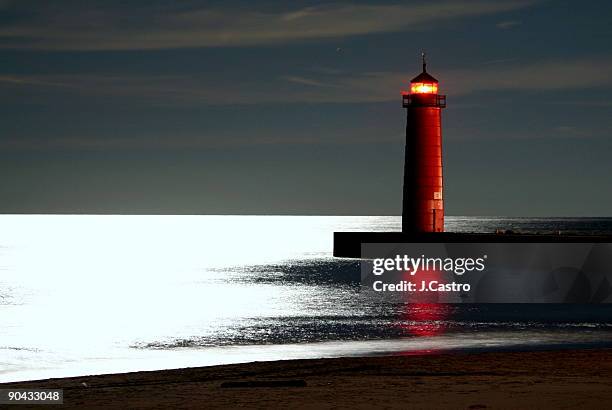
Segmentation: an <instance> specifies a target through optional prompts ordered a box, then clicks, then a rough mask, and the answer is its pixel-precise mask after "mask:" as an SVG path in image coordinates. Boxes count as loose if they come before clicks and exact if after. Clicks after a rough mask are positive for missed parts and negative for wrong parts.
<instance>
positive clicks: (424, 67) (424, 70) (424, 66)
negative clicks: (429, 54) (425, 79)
mask: <svg viewBox="0 0 612 410" xmlns="http://www.w3.org/2000/svg"><path fill="white" fill-rule="evenodd" d="M425 56H426V54H425V50H423V51H422V52H421V58H423V72H424V73H425V72H427V70H426V68H427V60H426V59H425Z"/></svg>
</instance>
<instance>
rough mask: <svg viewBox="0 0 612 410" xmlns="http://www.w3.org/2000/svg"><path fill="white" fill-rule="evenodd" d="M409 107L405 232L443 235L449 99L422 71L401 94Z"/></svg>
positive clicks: (424, 70) (403, 218) (405, 104)
mask: <svg viewBox="0 0 612 410" xmlns="http://www.w3.org/2000/svg"><path fill="white" fill-rule="evenodd" d="M402 105H403V107H404V108H406V112H407V121H406V151H405V162H404V197H403V209H402V232H404V233H418V232H443V231H444V199H443V198H444V194H443V183H442V128H441V112H442V111H441V110H442V108H445V107H446V96H445V95H440V94H438V80H436V79H435V78H434V77H432V76H431V75H430V74H429V73H427V63H426V61H425V53H423V72H422V73H421V74H419V75H418V76H416V77H415V78H413V79H412V81H410V91H403V92H402Z"/></svg>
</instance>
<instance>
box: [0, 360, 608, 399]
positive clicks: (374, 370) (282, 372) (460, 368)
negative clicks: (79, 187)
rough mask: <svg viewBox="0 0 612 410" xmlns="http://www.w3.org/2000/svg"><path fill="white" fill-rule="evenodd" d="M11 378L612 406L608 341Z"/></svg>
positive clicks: (74, 384) (46, 383)
mask: <svg viewBox="0 0 612 410" xmlns="http://www.w3.org/2000/svg"><path fill="white" fill-rule="evenodd" d="M8 387H15V388H17V387H19V388H29V387H38V388H63V389H64V405H63V406H62V408H85V407H86V408H96V407H106V408H111V407H112V408H123V409H127V408H153V407H157V408H236V407H244V408H312V409H322V408H458V409H484V408H507V409H517V408H529V409H534V408H581V409H584V408H593V409H602V408H612V349H599V350H566V351H542V352H494V353H491V352H489V353H452V354H435V355H433V354H432V355H420V356H415V355H411V356H385V357H357V358H340V359H315V360H288V361H276V362H256V363H246V364H236V365H225V366H212V367H200V368H187V369H178V370H163V371H154V372H136V373H125V374H109V375H101V376H86V377H71V378H65V379H50V380H42V381H32V382H19V383H7V384H3V385H0V388H8ZM34 407H36V408H40V406H34ZM51 407H53V406H51ZM16 408H19V409H25V408H28V406H25V405H19V406H18V407H16ZM45 408H46V407H45Z"/></svg>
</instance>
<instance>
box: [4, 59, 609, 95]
mask: <svg viewBox="0 0 612 410" xmlns="http://www.w3.org/2000/svg"><path fill="white" fill-rule="evenodd" d="M611 71H612V58H611V57H600V58H582V59H577V60H562V61H561V60H559V61H536V62H529V63H525V64H521V62H520V61H519V60H517V61H513V62H512V64H486V65H479V66H475V67H470V68H463V69H448V70H444V69H440V71H439V72H433V74H434V75H435V76H436V77H438V78H439V79H440V81H441V83H440V89H441V92H443V93H445V94H448V95H449V96H452V97H455V96H460V95H467V94H472V93H477V92H483V91H498V92H500V91H546V90H572V89H574V90H575V89H590V88H591V89H592V88H594V87H611V86H612V77H610V76H609V75H608V73H609V72H611ZM412 74H414V73H411V74H407V73H405V72H388V71H381V72H362V73H346V72H341V71H339V72H326V73H318V72H316V71H312V70H310V71H308V70H305V72H304V73H295V74H287V75H285V76H280V77H278V78H274V79H271V80H268V81H249V80H248V79H244V80H242V81H235V80H233V79H232V80H231V81H230V80H228V79H225V78H218V77H216V76H214V75H212V74H210V73H207V74H206V75H200V76H198V75H189V76H183V75H176V76H160V75H131V76H128V75H126V76H104V75H40V76H24V75H0V93H2V92H4V93H7V92H9V91H10V90H14V89H15V88H17V89H22V88H29V89H36V90H40V89H53V90H55V91H57V90H58V88H59V89H60V91H61V92H68V93H69V92H78V93H79V95H84V96H92V95H94V96H110V97H116V96H120V97H130V98H140V99H142V100H143V101H145V102H147V103H148V104H151V103H152V104H162V105H163V104H177V103H186V104H193V103H197V104H213V105H225V104H262V103H264V104H265V103H344V102H351V103H355V102H383V101H395V100H397V99H398V98H399V93H400V90H402V89H407V88H408V81H409V80H410V78H411V77H412ZM14 95H16V96H19V95H22V96H26V97H27V93H24V92H19V93H14Z"/></svg>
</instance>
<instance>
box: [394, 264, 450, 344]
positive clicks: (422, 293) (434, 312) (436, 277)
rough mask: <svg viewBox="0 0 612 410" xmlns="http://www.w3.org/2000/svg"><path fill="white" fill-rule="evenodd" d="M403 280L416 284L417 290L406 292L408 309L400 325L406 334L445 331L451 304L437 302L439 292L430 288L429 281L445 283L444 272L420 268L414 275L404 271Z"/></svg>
mask: <svg viewBox="0 0 612 410" xmlns="http://www.w3.org/2000/svg"><path fill="white" fill-rule="evenodd" d="M403 280H406V281H410V282H412V283H414V284H415V285H416V291H414V292H404V294H405V295H406V299H405V303H407V305H406V309H405V311H404V313H403V314H402V317H400V318H399V327H400V328H401V329H402V331H403V332H404V333H405V334H406V335H411V336H418V337H427V336H439V335H442V334H444V333H445V331H446V329H447V327H448V324H447V319H448V318H449V316H450V314H451V309H450V307H449V305H447V304H443V303H437V302H438V300H439V296H438V292H434V291H431V290H428V289H429V283H431V282H437V283H445V282H446V281H445V280H444V277H443V275H442V273H440V272H439V271H436V270H419V271H417V272H416V273H415V274H414V275H410V274H409V273H408V272H406V273H404V277H403ZM423 284H424V285H425V288H424V289H423Z"/></svg>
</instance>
